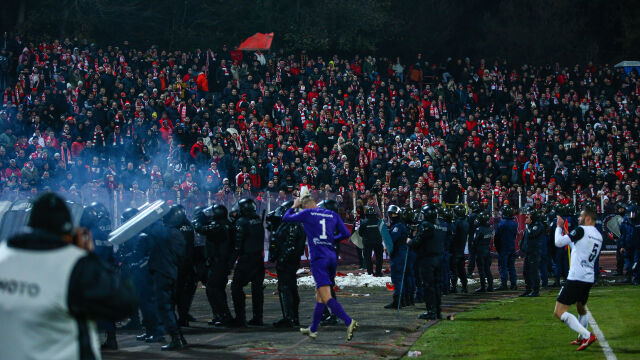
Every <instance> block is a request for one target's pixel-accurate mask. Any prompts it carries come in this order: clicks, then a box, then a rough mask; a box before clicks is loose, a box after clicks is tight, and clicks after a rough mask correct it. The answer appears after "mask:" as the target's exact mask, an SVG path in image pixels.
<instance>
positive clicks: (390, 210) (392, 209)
mask: <svg viewBox="0 0 640 360" xmlns="http://www.w3.org/2000/svg"><path fill="white" fill-rule="evenodd" d="M387 212H388V213H389V214H390V215H391V214H395V215H400V214H401V213H402V209H400V206H398V205H389V208H388V209H387Z"/></svg>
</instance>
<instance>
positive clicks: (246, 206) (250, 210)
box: [238, 198, 258, 215]
mask: <svg viewBox="0 0 640 360" xmlns="http://www.w3.org/2000/svg"><path fill="white" fill-rule="evenodd" d="M238 209H239V210H240V214H242V215H253V214H255V213H256V211H258V207H257V206H256V202H255V201H253V199H251V198H243V199H240V201H238Z"/></svg>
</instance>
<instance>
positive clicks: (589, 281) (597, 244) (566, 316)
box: [553, 207, 602, 351]
mask: <svg viewBox="0 0 640 360" xmlns="http://www.w3.org/2000/svg"><path fill="white" fill-rule="evenodd" d="M596 216H597V215H596V213H595V212H594V211H593V210H592V209H590V208H588V207H585V208H584V209H583V210H582V212H581V213H580V217H579V218H578V222H579V224H580V226H578V227H577V228H575V229H574V230H573V231H571V232H570V233H569V234H564V219H563V218H562V217H560V216H558V221H557V227H556V233H555V244H556V246H557V247H562V246H566V245H569V247H570V248H571V265H570V268H569V275H568V276H567V281H566V283H565V285H564V286H563V287H562V289H561V290H560V293H559V294H558V298H557V300H556V308H555V310H554V312H553V314H554V315H555V316H556V317H557V318H558V319H560V320H561V321H562V322H564V323H565V324H567V326H569V327H570V328H571V329H572V330H574V331H576V332H577V333H578V334H579V337H578V339H577V340H574V341H573V342H571V344H573V345H579V346H578V349H577V350H578V351H580V350H584V349H586V348H587V347H588V346H589V345H591V344H592V343H593V342H594V341H596V340H597V339H596V337H595V335H593V334H592V333H590V332H589V330H587V326H588V317H587V316H588V315H587V309H586V308H585V305H586V304H587V300H588V298H589V290H590V289H591V286H593V282H594V272H595V269H594V263H595V261H596V259H597V258H598V255H599V254H600V250H601V249H602V236H601V235H600V232H599V231H598V230H597V229H596V228H595V226H594V225H595V223H596ZM573 304H576V307H577V308H578V314H579V315H580V316H579V317H578V318H576V317H575V316H574V315H573V314H571V313H569V312H568V310H569V306H570V305H573Z"/></svg>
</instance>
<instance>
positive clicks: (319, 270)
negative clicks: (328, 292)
mask: <svg viewBox="0 0 640 360" xmlns="http://www.w3.org/2000/svg"><path fill="white" fill-rule="evenodd" d="M337 265H338V263H337V259H336V258H333V259H327V258H319V259H317V260H313V261H311V275H313V280H314V281H315V282H316V289H318V288H320V287H322V286H332V285H334V284H335V278H336V266H337Z"/></svg>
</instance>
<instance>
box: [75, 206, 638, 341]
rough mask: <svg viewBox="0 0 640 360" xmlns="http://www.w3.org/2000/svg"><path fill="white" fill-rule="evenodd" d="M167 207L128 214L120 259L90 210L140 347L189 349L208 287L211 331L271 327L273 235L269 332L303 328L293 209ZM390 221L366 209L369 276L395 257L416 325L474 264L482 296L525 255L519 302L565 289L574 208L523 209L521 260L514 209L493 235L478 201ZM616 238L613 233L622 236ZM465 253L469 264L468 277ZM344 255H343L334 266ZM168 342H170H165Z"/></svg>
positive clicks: (105, 220) (511, 277) (363, 232)
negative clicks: (130, 298)
mask: <svg viewBox="0 0 640 360" xmlns="http://www.w3.org/2000/svg"><path fill="white" fill-rule="evenodd" d="M164 205H165V206H164V207H163V208H161V207H158V208H154V207H153V205H149V206H146V207H142V208H140V209H135V208H130V209H126V210H125V211H123V213H122V221H121V222H122V223H123V224H124V225H123V227H127V228H128V229H136V228H135V227H131V225H130V224H131V223H132V222H133V223H136V224H138V225H139V227H140V226H143V227H142V228H139V227H138V228H139V231H136V233H135V236H133V237H131V238H130V239H127V241H125V242H123V243H122V244H121V245H119V246H118V249H117V251H114V246H113V244H114V243H115V242H113V241H109V239H110V238H112V237H113V236H112V235H113V234H114V233H115V232H116V231H118V230H119V229H121V228H122V227H121V228H119V229H116V231H112V229H111V224H112V219H111V217H110V214H109V211H108V210H107V209H106V207H105V206H104V205H102V204H100V203H92V204H90V205H89V206H87V207H85V208H84V210H83V211H82V215H81V217H80V220H79V222H78V224H79V225H80V226H81V227H84V228H86V229H89V231H90V232H91V235H92V238H93V242H94V245H95V250H94V252H95V254H96V255H97V256H98V257H100V258H101V259H102V261H104V262H105V263H108V264H110V265H111V266H113V267H114V268H115V267H119V268H120V269H121V271H122V272H123V273H125V274H127V275H128V276H129V277H130V278H131V279H132V280H133V282H134V285H135V291H136V293H137V295H138V299H139V312H138V311H136V312H135V313H134V314H133V316H132V317H131V319H132V320H131V321H130V324H128V326H129V327H132V328H137V327H141V328H143V329H144V333H142V334H140V335H139V336H137V340H139V341H145V342H148V343H164V342H166V340H169V341H168V344H166V345H163V346H162V349H163V350H179V349H182V348H184V347H185V346H187V342H186V339H185V338H184V336H183V335H182V332H181V327H184V326H188V325H189V321H192V320H193V317H192V316H191V315H190V313H189V310H190V307H191V302H192V301H193V296H194V294H195V291H196V288H197V283H198V282H202V283H203V284H205V285H206V295H207V299H208V301H209V304H210V306H211V310H212V315H213V316H212V320H211V321H210V322H209V324H210V325H212V326H216V327H229V328H233V327H246V326H248V325H253V326H261V325H263V303H264V296H263V281H264V273H265V267H264V259H263V251H264V238H265V227H266V230H268V231H269V234H270V236H269V246H268V249H269V256H268V260H269V262H274V263H275V265H276V272H277V274H278V293H279V300H280V305H281V310H282V319H281V320H279V321H277V322H275V323H274V324H273V325H274V326H276V327H282V328H291V327H294V326H298V325H299V324H300V320H299V315H298V308H299V304H300V297H299V295H298V290H297V283H296V272H297V270H298V269H299V268H300V259H301V257H302V254H303V253H304V247H305V241H306V238H305V235H304V231H303V229H302V226H301V225H300V224H296V223H283V222H282V221H281V219H282V216H283V214H284V213H285V212H286V210H287V209H289V208H290V207H291V206H292V202H291V201H285V202H283V203H282V204H280V205H278V206H277V207H276V208H275V209H274V210H273V211H270V212H269V213H268V214H267V213H265V212H264V211H263V212H262V214H261V215H260V214H258V211H257V206H256V202H255V201H254V200H252V199H249V198H245V199H241V200H239V201H238V202H237V203H236V204H235V205H234V206H233V207H232V208H231V209H230V210H228V209H227V208H226V207H225V206H224V205H222V204H215V205H212V206H209V207H205V208H196V209H194V213H193V219H192V220H191V221H190V220H189V219H188V218H187V214H186V212H185V209H184V208H183V207H182V206H180V205H172V206H170V207H169V206H166V204H164ZM320 206H322V207H325V208H328V209H330V210H333V211H335V212H342V213H344V211H341V210H340V209H339V208H338V206H339V204H338V202H336V201H335V200H325V201H322V202H321V203H320ZM633 209H636V208H633ZM160 210H162V211H160ZM381 210H382V211H381ZM384 210H385V209H379V208H377V206H375V205H374V206H367V207H364V210H363V211H362V213H363V217H362V219H358V222H359V226H357V227H356V229H357V232H358V235H359V236H360V237H361V244H360V247H361V248H362V249H361V250H362V251H363V252H364V254H365V256H363V259H364V264H363V267H364V268H366V270H367V271H368V272H369V273H370V274H373V275H376V276H380V275H382V265H383V263H382V254H383V253H384V252H385V250H386V252H388V255H389V256H390V268H391V269H390V270H391V279H392V282H393V285H394V294H393V300H392V302H391V303H390V304H389V305H387V306H385V307H386V308H390V309H399V308H401V307H404V306H410V305H414V304H415V303H422V302H424V303H425V307H426V310H427V311H426V312H425V313H424V314H422V315H420V318H422V319H439V318H441V316H442V314H441V307H440V302H441V297H442V295H443V294H448V293H456V292H458V286H459V285H460V292H462V293H467V292H468V288H467V278H468V276H469V273H470V272H473V271H474V270H475V266H474V267H471V266H472V265H471V264H472V263H474V262H475V264H476V265H477V269H478V273H479V275H480V287H479V288H478V289H477V290H476V292H487V291H488V292H490V291H494V290H507V289H510V290H517V289H518V285H517V277H516V272H515V268H514V266H515V265H514V264H515V258H516V256H522V255H524V256H525V261H524V276H525V284H526V287H525V292H524V293H523V294H522V296H538V295H539V289H540V287H541V286H543V287H544V286H548V279H549V277H550V274H554V276H555V278H556V282H555V283H554V284H553V285H552V286H559V285H560V280H561V279H566V272H565V269H564V267H565V266H566V268H567V269H568V264H567V263H566V260H567V259H568V258H567V254H566V250H564V249H557V250H556V249H554V248H553V247H549V242H553V236H552V231H553V221H552V220H553V219H554V218H555V216H556V214H557V215H561V216H563V217H565V218H566V219H568V220H569V221H568V223H570V224H571V223H572V222H575V217H576V213H577V212H578V209H576V208H575V207H573V206H571V205H559V206H555V207H553V206H544V207H543V208H542V209H525V211H524V212H525V213H526V216H527V220H526V222H527V226H526V230H525V232H524V235H523V236H522V237H521V238H520V243H519V244H518V245H519V246H518V247H519V250H517V251H516V239H517V238H518V234H517V233H518V226H517V224H516V221H515V220H514V216H515V209H513V208H511V207H509V206H505V207H503V208H502V209H501V217H502V219H501V220H500V221H499V222H497V221H494V222H493V224H492V221H491V220H492V216H491V213H490V209H487V208H483V207H482V205H480V204H479V203H477V202H472V203H470V204H469V206H468V207H467V206H465V205H461V204H458V205H456V206H442V205H440V204H437V203H435V204H427V205H425V206H423V207H422V208H421V209H419V210H418V209H416V210H411V209H409V208H406V209H403V208H400V207H399V206H396V205H390V206H389V207H388V208H387V209H386V213H387V214H388V220H389V221H388V222H387V221H386V219H385V216H384V215H383V214H384ZM625 211H626V208H625ZM634 211H636V210H630V211H629V213H630V214H627V215H625V216H627V217H628V218H630V219H635V217H634V216H632V214H631V213H633V212H634ZM148 214H155V215H154V216H155V217H153V216H151V217H149V216H148ZM494 220H495V219H494ZM145 221H146V222H145ZM625 221H626V220H625ZM127 224H129V225H127ZM140 224H143V225H140ZM125 225H127V226H125ZM570 226H571V225H570ZM614 229H615V227H612V228H611V229H609V230H610V232H611V233H614V234H615V233H616V232H615V230H614ZM620 229H622V232H623V233H624V231H630V230H625V229H624V227H623V226H621V227H620ZM605 231H608V230H605ZM619 232H620V231H618V233H619ZM197 235H201V236H202V237H204V242H203V243H198V242H197V241H196V236H197ZM617 236H619V235H617ZM111 240H113V238H112V239H111ZM492 241H493V245H494V247H495V250H496V251H497V254H498V259H499V269H500V278H501V283H500V287H497V288H495V287H494V279H493V278H492V275H491V271H490V267H491V263H492V257H493V256H492V250H491V244H492ZM383 245H384V246H383ZM465 249H468V253H469V255H470V256H469V259H468V260H469V266H468V267H467V268H465V265H466V260H467V259H466V256H465ZM339 252H340V250H339V249H336V256H338V253H339ZM373 255H375V259H376V260H375V266H374V263H373V262H372V257H373ZM545 269H546V273H545V271H544V270H545ZM549 270H551V271H549ZM232 272H233V277H232V281H231V286H230V291H231V298H232V301H233V304H232V307H233V310H234V311H233V315H232V313H231V310H230V306H229V304H228V303H227V283H228V280H229V276H230V275H231V273H232ZM545 274H546V275H545ZM508 282H510V285H509V284H508ZM249 283H251V291H252V297H251V299H252V317H251V319H250V320H247V315H246V310H245V307H246V304H245V294H244V291H243V288H244V286H246V285H247V284H249ZM323 321H324V323H325V324H326V323H331V322H332V321H334V322H335V318H334V317H332V315H331V314H330V313H328V312H327V314H326V316H325V318H324V320H323ZM100 328H101V329H103V330H104V331H105V332H106V334H107V337H106V341H105V342H104V343H103V344H102V348H103V349H117V339H116V333H115V331H116V326H115V323H114V321H113V319H111V321H102V322H101V323H100ZM166 334H168V335H169V336H170V339H166V338H165V335H166Z"/></svg>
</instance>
